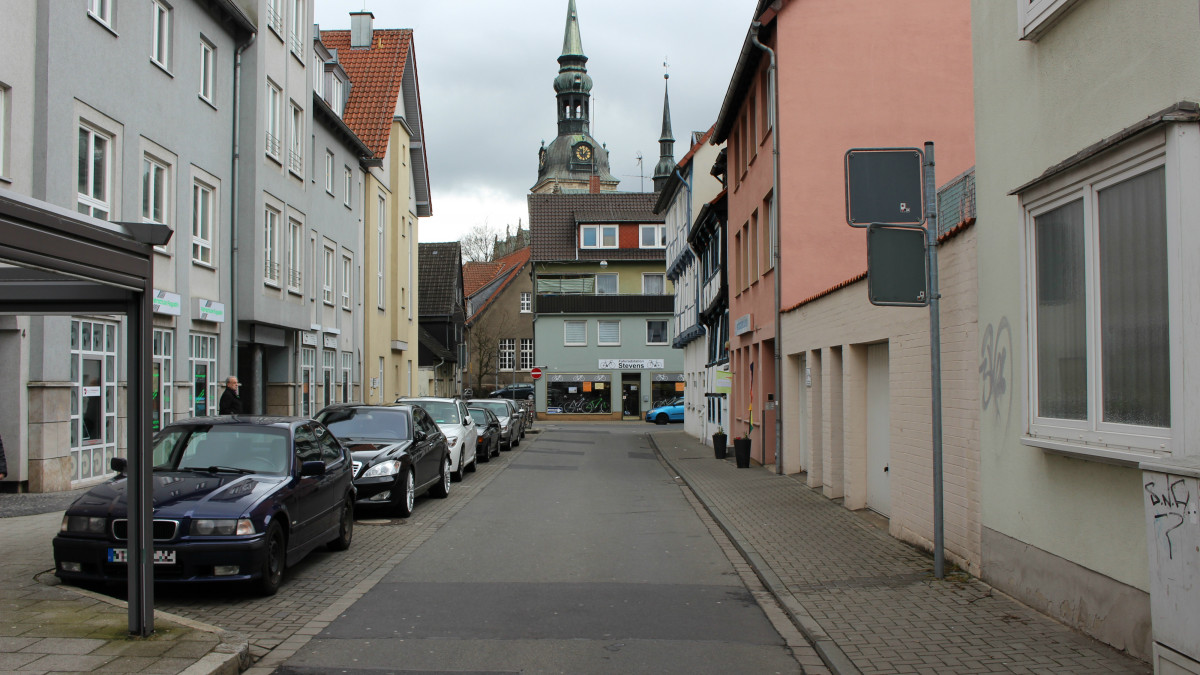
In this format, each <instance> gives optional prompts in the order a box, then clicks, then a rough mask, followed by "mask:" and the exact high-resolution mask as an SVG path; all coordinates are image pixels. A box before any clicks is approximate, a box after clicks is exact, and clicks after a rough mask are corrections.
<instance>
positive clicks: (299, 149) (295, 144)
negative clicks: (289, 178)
mask: <svg viewBox="0 0 1200 675" xmlns="http://www.w3.org/2000/svg"><path fill="white" fill-rule="evenodd" d="M290 130H291V134H292V135H291V143H289V151H288V169H290V170H291V171H292V172H293V173H296V174H303V173H304V109H302V108H301V107H300V106H298V105H296V104H295V103H293V104H292V125H291V129H290Z"/></svg>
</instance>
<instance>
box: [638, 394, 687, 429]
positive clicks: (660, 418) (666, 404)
mask: <svg viewBox="0 0 1200 675" xmlns="http://www.w3.org/2000/svg"><path fill="white" fill-rule="evenodd" d="M646 421H647V422H654V423H655V424H666V423H667V422H682V421H683V399H682V398H672V399H668V400H666V401H661V402H660V403H659V405H657V406H655V407H653V408H651V409H650V410H648V411H647V412H646Z"/></svg>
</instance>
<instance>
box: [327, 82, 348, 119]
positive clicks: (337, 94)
mask: <svg viewBox="0 0 1200 675" xmlns="http://www.w3.org/2000/svg"><path fill="white" fill-rule="evenodd" d="M332 89H333V91H332V92H331V93H330V94H329V99H330V100H331V101H332V102H333V105H332V106H331V107H332V108H333V111H334V112H335V113H337V114H338V117H341V116H342V112H343V111H344V110H345V108H346V101H345V98H346V97H345V95H344V94H343V93H342V81H341V80H340V79H338V77H337V75H334V76H333V86H332Z"/></svg>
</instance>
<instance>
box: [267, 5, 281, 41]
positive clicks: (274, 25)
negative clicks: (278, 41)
mask: <svg viewBox="0 0 1200 675" xmlns="http://www.w3.org/2000/svg"><path fill="white" fill-rule="evenodd" d="M267 25H268V26H270V27H271V30H273V31H275V34H276V35H278V36H279V37H280V38H282V37H283V0H267Z"/></svg>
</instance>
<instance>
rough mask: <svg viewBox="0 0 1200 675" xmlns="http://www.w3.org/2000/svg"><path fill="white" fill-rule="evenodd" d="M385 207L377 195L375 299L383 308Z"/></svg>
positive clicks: (381, 196)
mask: <svg viewBox="0 0 1200 675" xmlns="http://www.w3.org/2000/svg"><path fill="white" fill-rule="evenodd" d="M386 207H387V202H385V201H384V199H383V195H379V203H378V205H377V212H376V214H375V228H376V235H377V238H378V241H376V244H375V254H376V256H377V259H376V261H375V299H376V300H378V301H379V309H383V290H384V283H383V268H384V263H385V261H386V260H387V255H386V253H387V251H385V250H384V248H383V244H384V241H385V240H384V236H383V217H384V215H385V214H386V213H387V208H386Z"/></svg>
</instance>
